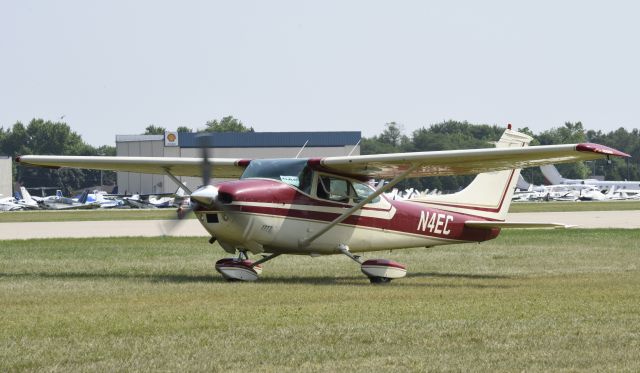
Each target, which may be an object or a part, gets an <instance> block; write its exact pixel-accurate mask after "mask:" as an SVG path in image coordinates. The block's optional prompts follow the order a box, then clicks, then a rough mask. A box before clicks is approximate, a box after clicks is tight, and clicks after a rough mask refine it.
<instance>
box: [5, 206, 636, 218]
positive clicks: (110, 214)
mask: <svg viewBox="0 0 640 373" xmlns="http://www.w3.org/2000/svg"><path fill="white" fill-rule="evenodd" d="M617 210H640V201H604V202H521V203H512V204H511V208H510V210H509V211H510V212H544V211H617ZM175 217H176V210H175V209H154V210H139V209H130V210H129V209H124V210H117V209H116V210H70V211H52V210H46V211H8V212H7V211H3V212H0V223H3V222H4V223H7V222H42V221H82V220H146V219H154V220H158V219H161V220H165V219H175ZM188 217H189V218H191V219H192V218H193V217H194V215H193V214H189V215H188Z"/></svg>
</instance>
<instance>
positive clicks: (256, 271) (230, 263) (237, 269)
mask: <svg viewBox="0 0 640 373" xmlns="http://www.w3.org/2000/svg"><path fill="white" fill-rule="evenodd" d="M279 255H280V254H271V255H269V256H265V257H264V258H262V259H260V260H257V261H253V260H251V259H249V256H248V255H247V253H246V251H240V253H239V254H238V256H237V257H235V258H223V259H220V260H218V261H217V262H216V266H215V268H216V271H218V273H220V274H221V275H222V277H223V278H224V279H225V280H227V281H256V280H258V278H259V277H260V275H261V274H262V265H261V264H262V263H264V262H266V261H269V260H271V259H273V258H275V257H277V256H279Z"/></svg>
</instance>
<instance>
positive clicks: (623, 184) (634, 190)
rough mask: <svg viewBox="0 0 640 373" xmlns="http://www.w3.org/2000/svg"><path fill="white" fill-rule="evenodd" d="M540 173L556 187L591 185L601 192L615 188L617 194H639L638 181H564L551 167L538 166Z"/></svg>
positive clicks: (639, 186)
mask: <svg viewBox="0 0 640 373" xmlns="http://www.w3.org/2000/svg"><path fill="white" fill-rule="evenodd" d="M540 171H542V175H544V177H545V179H547V181H548V182H549V183H551V184H558V185H575V184H581V185H593V186H595V187H598V188H599V189H601V190H605V189H606V190H608V189H609V188H611V187H615V188H616V190H617V191H618V192H621V191H623V190H624V191H625V192H626V193H627V194H638V193H640V181H606V180H597V179H566V178H564V177H562V175H561V174H560V171H558V169H557V168H556V167H555V166H554V165H552V164H548V165H543V166H540Z"/></svg>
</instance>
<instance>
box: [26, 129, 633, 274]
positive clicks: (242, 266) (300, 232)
mask: <svg viewBox="0 0 640 373" xmlns="http://www.w3.org/2000/svg"><path fill="white" fill-rule="evenodd" d="M509 127H510V126H509ZM202 139H203V140H206V139H207V137H202ZM531 139H532V138H531V137H529V136H527V135H526V134H523V133H519V132H516V131H512V130H511V129H510V128H509V129H507V130H506V131H505V132H504V134H503V135H502V137H501V138H500V140H499V141H498V142H497V144H496V148H492V149H486V148H485V149H465V150H446V151H433V152H416V153H396V154H378V155H359V156H342V157H326V158H308V159H297V158H296V159H254V160H249V159H223V158H213V159H210V158H209V157H208V155H207V151H206V148H205V147H204V146H203V155H202V157H201V158H162V157H76V156H44V155H25V156H21V157H18V158H17V159H16V161H17V162H19V163H21V164H23V165H35V166H45V167H76V168H91V169H101V170H113V171H130V172H141V173H154V174H165V175H168V176H169V177H170V178H171V179H172V180H173V181H174V182H176V183H177V184H178V185H181V186H182V187H183V189H185V190H187V191H188V188H187V187H186V186H184V185H182V184H181V183H180V180H178V179H177V178H176V176H177V175H180V176H201V177H202V178H203V185H204V186H202V187H200V188H199V189H197V190H195V191H193V192H192V193H190V194H191V207H192V208H193V211H194V212H195V214H196V216H197V218H198V220H199V221H200V223H201V224H202V225H203V226H204V228H205V229H206V230H207V231H208V232H209V233H210V234H211V239H210V242H212V243H213V242H214V241H216V240H217V241H218V242H219V243H220V246H221V247H222V248H223V249H224V250H225V251H226V252H228V253H230V254H236V253H237V256H236V257H235V258H226V259H221V260H219V261H218V262H217V263H216V270H218V272H220V273H221V274H222V276H223V277H224V278H226V279H229V280H256V279H257V278H258V276H259V274H260V273H261V272H262V266H261V265H262V264H263V263H265V262H267V261H269V260H271V259H274V258H276V257H278V256H279V255H282V254H299V255H310V256H319V255H329V254H343V255H345V256H348V257H349V258H351V259H353V260H354V261H356V262H357V263H358V264H359V265H360V269H361V271H362V272H363V273H364V274H365V275H366V276H368V277H369V279H370V280H371V282H388V281H390V280H391V279H394V278H400V277H404V276H405V275H406V266H405V265H403V264H400V263H397V262H394V261H390V260H384V259H369V260H363V259H362V258H361V257H360V256H359V255H356V254H354V253H362V252H370V251H378V250H389V249H402V248H408V247H418V246H425V247H433V246H437V245H448V244H454V243H463V242H482V241H486V240H490V239H493V238H495V237H497V236H498V234H499V233H500V230H501V229H502V228H512V227H516V228H528V227H560V226H563V225H560V224H554V223H550V222H543V223H535V222H531V223H515V222H507V221H505V218H506V216H507V211H508V209H509V205H510V203H511V196H512V194H513V191H514V189H515V184H516V181H517V179H518V175H519V173H520V168H522V167H532V166H540V165H543V164H549V163H552V162H553V163H563V162H574V161H580V160H592V159H599V158H608V157H610V156H623V157H624V156H628V155H627V154H625V153H622V152H620V151H617V150H615V149H611V148H608V147H605V146H601V145H597V144H573V145H547V146H533V147H528V146H527V145H528V144H529V142H530V141H531ZM203 145H204V144H203ZM213 171H215V173H216V176H217V177H220V178H239V180H233V181H225V182H220V183H218V184H216V185H209V181H210V179H211V172H213ZM463 174H479V175H478V176H476V178H475V179H474V180H473V181H472V182H471V184H469V186H467V187H466V188H465V189H463V190H461V191H460V192H457V193H454V194H448V195H427V196H421V197H418V198H414V199H411V200H407V201H399V200H398V201H393V200H389V199H387V198H386V197H385V196H384V193H385V192H387V191H389V190H391V189H392V188H393V187H394V186H395V185H396V184H397V183H398V182H400V181H402V180H404V179H406V178H409V177H426V176H442V175H463ZM373 178H375V179H389V180H390V181H389V182H388V183H386V184H384V185H383V186H380V187H377V188H373V187H371V186H370V185H368V183H367V180H370V179H373ZM248 253H253V254H264V257H263V258H262V259H260V260H257V261H252V260H249V258H248Z"/></svg>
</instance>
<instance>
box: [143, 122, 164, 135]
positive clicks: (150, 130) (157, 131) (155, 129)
mask: <svg viewBox="0 0 640 373" xmlns="http://www.w3.org/2000/svg"><path fill="white" fill-rule="evenodd" d="M166 131H167V129H166V128H164V127H160V126H156V125H153V124H150V125H148V126H147V128H145V129H144V133H143V135H164V133H165V132H166Z"/></svg>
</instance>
